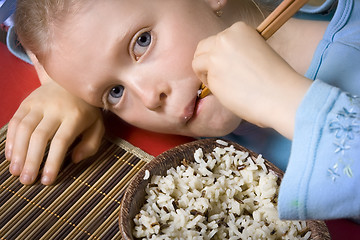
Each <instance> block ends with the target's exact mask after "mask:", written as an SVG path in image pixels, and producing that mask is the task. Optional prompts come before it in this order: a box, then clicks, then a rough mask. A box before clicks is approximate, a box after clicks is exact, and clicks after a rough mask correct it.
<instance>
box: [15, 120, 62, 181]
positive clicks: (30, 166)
mask: <svg viewBox="0 0 360 240" xmlns="http://www.w3.org/2000/svg"><path fill="white" fill-rule="evenodd" d="M59 125H60V122H59V121H56V120H54V119H45V118H44V119H42V121H41V122H40V123H39V125H38V126H37V127H36V129H35V130H34V132H33V134H32V136H31V139H30V142H29V148H28V152H27V155H26V160H25V163H24V167H23V170H22V172H21V175H20V181H21V182H22V183H23V184H32V183H33V182H34V181H35V179H36V177H37V175H38V173H39V169H40V165H41V163H42V161H43V159H44V153H45V149H46V146H47V143H48V141H49V140H50V139H51V138H52V137H53V136H54V134H55V132H56V130H57V129H58V127H59Z"/></svg>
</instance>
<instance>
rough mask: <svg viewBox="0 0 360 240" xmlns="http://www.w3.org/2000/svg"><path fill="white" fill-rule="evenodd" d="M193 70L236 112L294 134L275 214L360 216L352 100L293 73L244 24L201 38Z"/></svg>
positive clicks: (357, 106) (359, 116) (357, 123)
mask: <svg viewBox="0 0 360 240" xmlns="http://www.w3.org/2000/svg"><path fill="white" fill-rule="evenodd" d="M193 68H194V71H195V72H196V73H197V75H198V77H199V78H200V79H201V80H202V81H204V82H205V83H206V84H207V86H208V87H209V88H210V90H211V91H212V93H213V94H214V95H215V96H216V97H217V98H218V99H219V101H221V102H222V103H223V104H224V106H226V107H228V108H229V109H230V110H232V111H233V112H234V113H236V114H237V115H238V116H239V117H241V118H243V119H245V120H247V121H249V122H251V123H254V124H257V125H258V126H262V127H270V128H273V129H275V130H277V131H278V132H279V133H281V134H282V135H284V136H286V137H288V138H290V139H293V142H292V148H291V157H290V160H289V164H288V167H287V169H286V173H285V176H284V179H283V180H282V183H281V186H280V195H279V212H280V216H281V218H285V219H331V218H344V217H349V218H356V217H359V216H360V190H359V186H358V183H359V182H360V160H359V156H360V100H359V98H357V97H355V96H351V95H349V94H348V93H346V92H343V91H341V90H340V89H338V88H335V87H333V86H330V85H327V84H325V83H323V82H321V81H319V80H318V81H315V82H313V81H312V80H309V79H306V78H305V77H303V76H301V75H300V74H298V73H296V72H295V71H294V70H293V69H292V68H291V67H290V66H289V65H288V64H287V63H286V62H285V61H284V60H283V59H282V58H281V57H280V56H278V55H277V54H276V53H275V52H274V51H273V50H272V49H271V48H270V47H269V46H268V45H267V43H266V42H265V41H264V40H263V39H262V38H261V37H260V36H259V34H258V33H257V32H256V31H255V30H254V29H251V28H250V27H248V26H246V25H245V24H243V23H237V24H235V25H234V26H232V27H231V28H229V29H227V30H225V31H224V32H223V33H220V34H218V35H216V36H213V37H210V38H209V39H206V40H204V41H203V42H201V43H200V45H199V46H198V49H197V51H196V53H195V58H194V61H193Z"/></svg>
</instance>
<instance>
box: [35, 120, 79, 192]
mask: <svg viewBox="0 0 360 240" xmlns="http://www.w3.org/2000/svg"><path fill="white" fill-rule="evenodd" d="M80 131H81V128H80V127H79V126H77V125H76V124H75V125H74V124H73V123H72V121H65V122H63V123H62V124H61V125H60V127H59V129H58V130H57V132H56V133H55V136H54V138H53V139H52V141H51V144H50V149H49V154H48V157H47V159H46V162H45V165H44V169H43V172H42V177H41V183H42V184H44V185H50V184H52V183H53V182H54V181H55V180H56V176H57V175H58V173H59V171H60V168H61V165H62V163H63V161H64V158H65V155H66V153H67V151H68V149H69V147H70V145H71V144H72V143H73V142H74V140H75V138H76V137H77V136H78V135H79V134H80Z"/></svg>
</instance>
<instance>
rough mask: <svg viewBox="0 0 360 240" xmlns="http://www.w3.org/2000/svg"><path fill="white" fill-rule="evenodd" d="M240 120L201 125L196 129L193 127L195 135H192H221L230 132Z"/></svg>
mask: <svg viewBox="0 0 360 240" xmlns="http://www.w3.org/2000/svg"><path fill="white" fill-rule="evenodd" d="M240 122H241V120H240V119H238V120H237V121H231V122H227V123H224V124H213V125H207V126H202V127H199V128H197V129H194V131H192V132H194V133H195V134H193V135H196V136H193V137H222V136H225V135H227V134H229V133H231V132H233V131H234V130H235V129H236V128H237V127H238V126H239V124H240Z"/></svg>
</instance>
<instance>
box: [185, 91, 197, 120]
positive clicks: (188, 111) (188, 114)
mask: <svg viewBox="0 0 360 240" xmlns="http://www.w3.org/2000/svg"><path fill="white" fill-rule="evenodd" d="M196 100H197V97H194V98H193V100H191V102H190V103H189V104H188V105H187V106H186V107H185V109H184V113H183V119H184V120H185V122H188V121H189V120H190V119H191V118H192V117H193V115H194V112H195V106H196V105H197V104H196V102H197V101H196Z"/></svg>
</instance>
